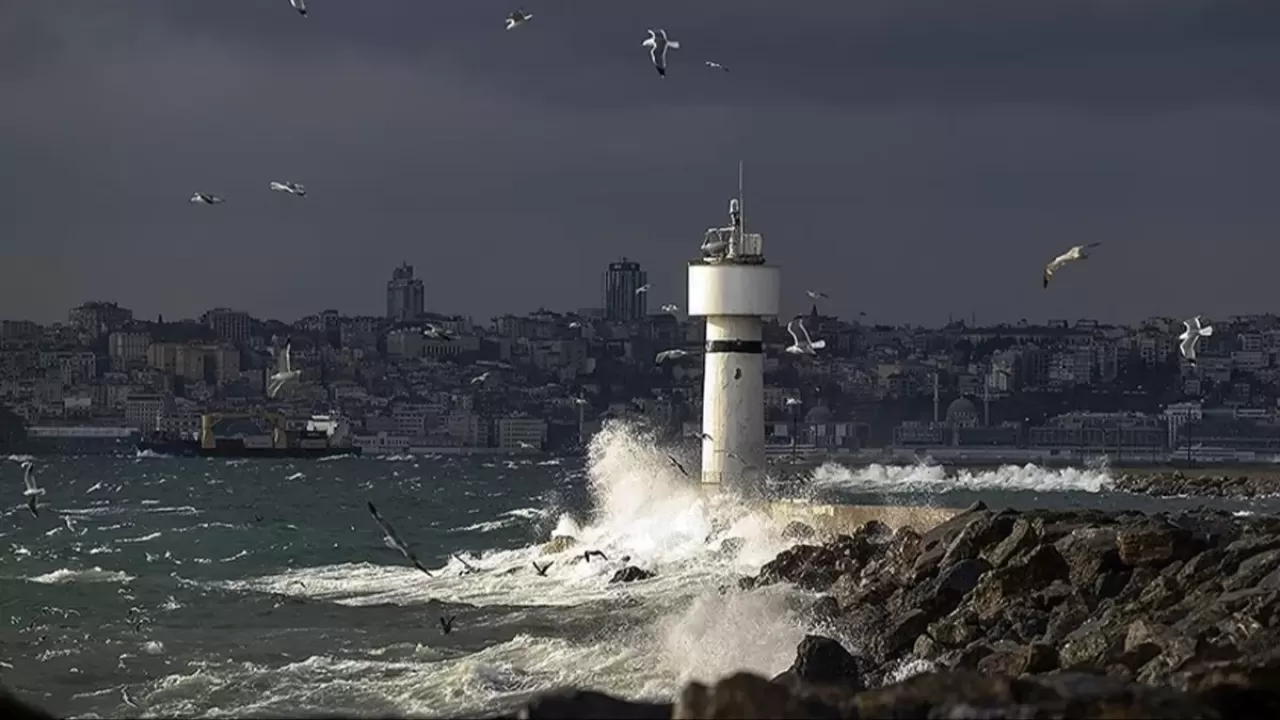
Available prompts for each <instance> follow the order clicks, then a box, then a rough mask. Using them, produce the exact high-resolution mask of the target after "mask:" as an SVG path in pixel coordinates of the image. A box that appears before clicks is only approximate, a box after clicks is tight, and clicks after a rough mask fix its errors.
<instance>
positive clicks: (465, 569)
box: [453, 553, 476, 574]
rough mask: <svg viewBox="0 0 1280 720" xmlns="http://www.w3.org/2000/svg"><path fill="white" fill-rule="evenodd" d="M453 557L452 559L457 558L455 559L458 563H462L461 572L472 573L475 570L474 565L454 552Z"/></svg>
mask: <svg viewBox="0 0 1280 720" xmlns="http://www.w3.org/2000/svg"><path fill="white" fill-rule="evenodd" d="M453 559H454V560H457V561H458V563H459V564H460V565H462V570H463V574H467V573H473V572H475V571H476V566H475V565H472V564H471V563H469V562H467V561H466V560H463V559H462V558H461V557H459V556H458V555H457V554H456V553H455V554H454V556H453Z"/></svg>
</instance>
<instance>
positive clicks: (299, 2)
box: [289, 0, 307, 17]
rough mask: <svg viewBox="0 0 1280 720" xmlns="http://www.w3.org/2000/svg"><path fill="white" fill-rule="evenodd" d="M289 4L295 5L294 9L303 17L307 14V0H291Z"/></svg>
mask: <svg viewBox="0 0 1280 720" xmlns="http://www.w3.org/2000/svg"><path fill="white" fill-rule="evenodd" d="M289 4H290V5H292V6H293V9H294V10H297V11H298V14H299V15H301V16H302V17H306V16H307V0H289Z"/></svg>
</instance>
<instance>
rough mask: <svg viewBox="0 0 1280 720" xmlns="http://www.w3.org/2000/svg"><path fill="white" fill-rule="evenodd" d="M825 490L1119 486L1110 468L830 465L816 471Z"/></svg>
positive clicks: (1031, 489)
mask: <svg viewBox="0 0 1280 720" xmlns="http://www.w3.org/2000/svg"><path fill="white" fill-rule="evenodd" d="M812 482H813V484H814V485H815V486H816V487H819V488H830V489H838V490H845V491H850V492H865V493H893V494H909V493H945V492H953V491H958V490H965V491H988V492H989V491H992V490H1004V491H1010V492H1090V493H1097V492H1105V491H1109V490H1111V489H1113V487H1114V485H1115V483H1114V481H1113V480H1112V479H1111V476H1110V475H1108V474H1107V472H1106V470H1105V469H1081V468H1061V469H1049V468H1042V467H1040V466H1038V465H1032V464H1027V465H1023V466H1018V465H1004V466H1002V467H999V468H996V469H994V470H959V471H956V472H953V473H948V472H947V470H946V468H944V467H942V466H940V465H868V466H867V467H864V468H849V467H845V466H844V465H840V464H838V463H831V462H829V463H825V464H823V465H822V466H820V467H818V468H817V469H816V470H814V471H813V475H812Z"/></svg>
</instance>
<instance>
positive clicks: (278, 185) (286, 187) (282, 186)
mask: <svg viewBox="0 0 1280 720" xmlns="http://www.w3.org/2000/svg"><path fill="white" fill-rule="evenodd" d="M271 189H272V190H274V191H275V192H286V193H289V194H290V195H297V196H298V197H306V196H307V186H306V185H299V184H298V183H295V182H288V181H285V182H276V181H274V180H272V181H271Z"/></svg>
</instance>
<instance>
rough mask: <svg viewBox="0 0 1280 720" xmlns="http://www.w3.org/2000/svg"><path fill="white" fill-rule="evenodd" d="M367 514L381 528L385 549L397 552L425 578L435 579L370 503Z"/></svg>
mask: <svg viewBox="0 0 1280 720" xmlns="http://www.w3.org/2000/svg"><path fill="white" fill-rule="evenodd" d="M369 514H370V515H372V516H373V519H374V520H376V521H377V522H378V527H380V528H382V541H383V542H385V543H386V544H387V547H389V548H391V549H392V550H398V551H399V552H400V554H401V555H404V556H405V558H406V559H407V560H408V561H409V562H411V563H413V566H414V567H416V568H418V569H419V570H421V571H422V572H423V573H426V576H427V577H435V576H434V575H432V574H431V571H430V570H428V569H426V568H425V567H423V566H422V563H421V562H420V561H419V560H418V556H417V555H414V554H413V551H412V550H410V549H409V546H408V545H405V544H404V541H403V540H401V539H400V536H399V535H397V534H396V529H395V528H393V527H391V523H389V522H387V521H386V520H383V519H382V514H381V513H379V512H378V508H376V507H374V506H373V503H372V502H370V503H369Z"/></svg>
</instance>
